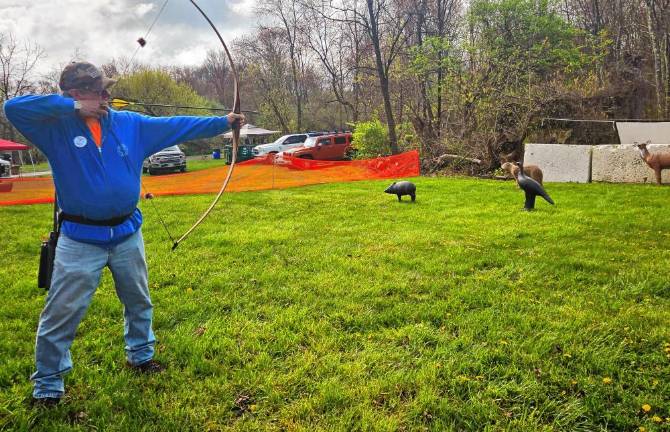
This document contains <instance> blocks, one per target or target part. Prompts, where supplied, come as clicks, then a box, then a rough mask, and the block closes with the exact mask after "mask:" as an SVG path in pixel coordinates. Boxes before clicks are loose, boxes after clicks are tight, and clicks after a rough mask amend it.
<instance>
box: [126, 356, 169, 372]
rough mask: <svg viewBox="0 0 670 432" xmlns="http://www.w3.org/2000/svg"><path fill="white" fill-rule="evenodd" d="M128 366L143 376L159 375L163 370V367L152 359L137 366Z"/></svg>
mask: <svg viewBox="0 0 670 432" xmlns="http://www.w3.org/2000/svg"><path fill="white" fill-rule="evenodd" d="M128 366H129V367H130V368H131V369H132V370H134V371H136V372H139V373H143V374H148V375H149V374H155V373H161V372H163V371H164V370H165V366H164V365H162V364H161V363H159V362H157V361H156V360H154V359H151V360H149V361H146V362H144V363H141V364H138V365H131V364H130V363H128Z"/></svg>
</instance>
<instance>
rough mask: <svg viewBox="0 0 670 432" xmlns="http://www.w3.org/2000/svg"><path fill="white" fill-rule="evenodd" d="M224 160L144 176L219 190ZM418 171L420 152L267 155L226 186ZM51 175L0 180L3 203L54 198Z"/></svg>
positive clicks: (165, 189) (164, 190) (148, 186)
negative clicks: (340, 157)
mask: <svg viewBox="0 0 670 432" xmlns="http://www.w3.org/2000/svg"><path fill="white" fill-rule="evenodd" d="M228 169H229V167H228V166H226V165H221V166H215V167H212V168H207V169H202V170H199V171H192V172H186V173H180V174H172V175H158V176H144V177H143V178H142V182H143V184H144V190H143V193H144V192H151V193H152V194H153V195H155V196H157V195H187V194H208V193H216V192H218V190H219V189H220V188H221V185H222V183H223V180H224V178H225V176H226V174H227V173H228ZM418 175H419V153H418V152H417V151H410V152H407V153H402V154H399V155H394V156H389V157H382V158H376V159H368V160H355V161H319V160H308V159H298V158H293V157H288V156H284V157H281V156H280V157H275V155H268V156H266V157H260V158H256V159H252V160H248V161H244V162H240V163H238V164H236V166H235V169H234V171H233V176H232V178H231V180H230V183H229V184H228V188H227V189H226V190H227V191H238V192H239V191H252V190H262V189H284V188H290V187H296V186H304V185H310V184H319V183H335V182H347V181H356V180H373V179H384V178H394V179H397V178H406V177H415V176H418ZM53 195H54V187H53V181H52V179H51V177H39V178H12V179H0V205H16V204H38V203H50V202H53Z"/></svg>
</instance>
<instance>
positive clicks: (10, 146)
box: [0, 139, 30, 151]
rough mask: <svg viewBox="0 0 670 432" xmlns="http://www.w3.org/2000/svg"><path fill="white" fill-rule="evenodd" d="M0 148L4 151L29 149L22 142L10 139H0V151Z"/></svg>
mask: <svg viewBox="0 0 670 432" xmlns="http://www.w3.org/2000/svg"><path fill="white" fill-rule="evenodd" d="M1 150H5V151H15V150H30V147H28V146H27V145H24V144H19V143H15V142H12V141H7V140H3V139H0V151H1Z"/></svg>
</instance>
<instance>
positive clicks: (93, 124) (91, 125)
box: [86, 117, 102, 148]
mask: <svg viewBox="0 0 670 432" xmlns="http://www.w3.org/2000/svg"><path fill="white" fill-rule="evenodd" d="M86 126H88V130H90V131H91V136H93V141H95V145H97V146H98V148H101V147H102V129H101V128H100V122H99V121H98V119H96V118H93V117H86Z"/></svg>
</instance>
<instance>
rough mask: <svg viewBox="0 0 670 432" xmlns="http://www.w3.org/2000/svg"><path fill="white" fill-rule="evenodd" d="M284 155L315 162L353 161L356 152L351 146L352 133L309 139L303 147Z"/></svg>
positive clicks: (286, 152)
mask: <svg viewBox="0 0 670 432" xmlns="http://www.w3.org/2000/svg"><path fill="white" fill-rule="evenodd" d="M284 154H286V155H289V156H293V157H298V158H303V159H315V160H331V161H333V160H351V159H353V157H354V156H355V154H356V150H355V149H354V148H353V147H352V146H351V133H349V132H346V133H338V134H331V135H323V136H318V137H309V138H307V140H305V143H304V144H303V145H302V147H297V148H293V149H291V150H287V151H285V152H284Z"/></svg>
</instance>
